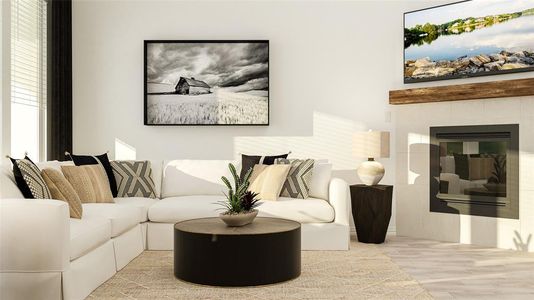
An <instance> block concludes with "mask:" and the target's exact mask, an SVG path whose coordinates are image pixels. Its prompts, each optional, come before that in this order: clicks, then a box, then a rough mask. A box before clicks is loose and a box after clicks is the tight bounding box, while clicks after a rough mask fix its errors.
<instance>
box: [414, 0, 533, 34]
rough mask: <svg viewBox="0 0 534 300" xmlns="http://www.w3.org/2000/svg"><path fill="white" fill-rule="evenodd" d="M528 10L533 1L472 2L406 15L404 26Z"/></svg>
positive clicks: (489, 0)
mask: <svg viewBox="0 0 534 300" xmlns="http://www.w3.org/2000/svg"><path fill="white" fill-rule="evenodd" d="M529 8H534V0H472V1H467V2H463V3H456V4H452V5H447V6H442V7H439V8H435V9H430V10H422V11H418V12H414V13H409V14H406V19H405V26H406V28H412V27H414V26H415V25H417V24H421V25H424V24H425V23H427V22H428V23H431V24H438V25H439V24H443V23H447V22H449V21H452V20H455V19H464V18H468V17H485V16H489V15H498V14H503V13H513V12H520V11H523V10H525V9H529Z"/></svg>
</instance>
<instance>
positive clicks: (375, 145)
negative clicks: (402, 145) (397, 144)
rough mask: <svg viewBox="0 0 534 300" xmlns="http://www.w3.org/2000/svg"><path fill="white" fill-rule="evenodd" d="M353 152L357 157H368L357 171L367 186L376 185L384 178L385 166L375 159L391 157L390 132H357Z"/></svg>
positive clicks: (353, 141)
mask: <svg viewBox="0 0 534 300" xmlns="http://www.w3.org/2000/svg"><path fill="white" fill-rule="evenodd" d="M352 152H353V154H354V156H356V157H367V161H365V162H363V163H362V164H361V165H360V166H359V167H358V169H357V173H358V177H360V180H361V181H362V183H363V184H365V185H376V184H378V183H379V182H380V180H381V179H382V177H384V173H385V170H384V166H383V165H382V164H381V163H379V162H377V161H375V158H380V157H389V131H361V132H356V133H355V134H354V136H353V139H352Z"/></svg>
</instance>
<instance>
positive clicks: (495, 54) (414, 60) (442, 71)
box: [404, 0, 534, 82]
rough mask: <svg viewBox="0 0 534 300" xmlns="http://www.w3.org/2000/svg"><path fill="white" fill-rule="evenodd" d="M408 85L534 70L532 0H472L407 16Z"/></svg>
mask: <svg viewBox="0 0 534 300" xmlns="http://www.w3.org/2000/svg"><path fill="white" fill-rule="evenodd" d="M404 25H405V28H404V78H405V81H406V82H410V81H419V80H438V79H442V78H449V77H467V76H477V75H482V74H484V73H488V72H498V71H508V70H525V69H530V68H532V69H534V0H472V1H467V2H461V3H456V4H452V5H446V6H441V7H435V8H431V9H426V10H420V11H416V12H410V13H407V14H406V15H405V24H404Z"/></svg>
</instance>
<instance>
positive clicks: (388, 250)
mask: <svg viewBox="0 0 534 300" xmlns="http://www.w3.org/2000/svg"><path fill="white" fill-rule="evenodd" d="M379 247H380V249H381V250H382V251H383V252H384V254H386V255H387V256H389V257H390V258H391V259H392V261H393V262H394V263H395V264H397V265H398V266H399V267H400V268H401V269H402V270H403V271H405V272H406V273H408V274H409V275H410V276H411V277H412V278H413V279H415V280H416V281H418V282H419V283H420V284H421V285H422V286H423V288H425V289H426V290H427V291H428V292H429V293H430V294H431V295H432V296H433V297H434V298H436V299H502V300H507V299H534V253H527V252H520V251H512V250H502V249H494V248H484V247H478V246H472V245H462V244H457V243H444V242H436V241H427V240H417V239H412V238H406V237H397V236H388V238H387V240H386V243H384V244H381V245H380V246H379Z"/></svg>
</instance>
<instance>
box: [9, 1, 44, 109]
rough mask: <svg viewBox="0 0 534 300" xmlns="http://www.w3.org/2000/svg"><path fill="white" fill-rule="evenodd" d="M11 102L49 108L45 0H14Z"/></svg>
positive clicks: (12, 4)
mask: <svg viewBox="0 0 534 300" xmlns="http://www.w3.org/2000/svg"><path fill="white" fill-rule="evenodd" d="M11 101H12V102H13V103H19V104H24V105H30V106H35V107H39V108H40V109H45V108H46V1H45V0H11Z"/></svg>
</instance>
